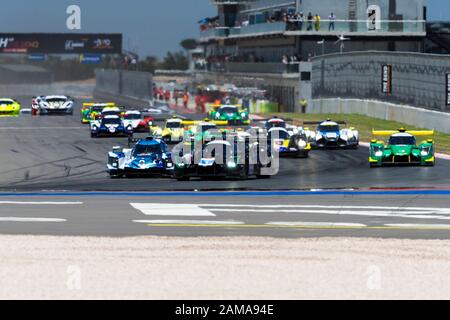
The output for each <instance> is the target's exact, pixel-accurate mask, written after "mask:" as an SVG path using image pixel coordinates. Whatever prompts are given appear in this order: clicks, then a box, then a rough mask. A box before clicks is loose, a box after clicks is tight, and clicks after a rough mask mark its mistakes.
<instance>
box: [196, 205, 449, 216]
mask: <svg viewBox="0 0 450 320" xmlns="http://www.w3.org/2000/svg"><path fill="white" fill-rule="evenodd" d="M197 206H199V207H210V208H237V207H242V208H275V209H277V211H278V209H282V208H293V209H297V208H313V209H336V210H342V209H353V210H355V209H362V210H390V211H405V210H406V211H427V212H441V211H442V212H445V213H449V214H450V208H432V207H428V208H423V207H386V206H337V205H334V206H326V205H253V204H197ZM212 210H216V209H212Z"/></svg>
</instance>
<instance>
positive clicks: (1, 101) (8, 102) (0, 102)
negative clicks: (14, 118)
mask: <svg viewBox="0 0 450 320" xmlns="http://www.w3.org/2000/svg"><path fill="white" fill-rule="evenodd" d="M13 103H14V102H12V101H9V100H0V104H2V105H5V104H6V105H11V104H13Z"/></svg>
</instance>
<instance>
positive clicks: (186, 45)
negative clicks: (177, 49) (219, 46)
mask: <svg viewBox="0 0 450 320" xmlns="http://www.w3.org/2000/svg"><path fill="white" fill-rule="evenodd" d="M180 46H181V47H182V48H183V49H184V50H186V51H189V50H194V49H195V48H197V46H198V43H197V40H195V39H184V40H182V41H181V42H180Z"/></svg>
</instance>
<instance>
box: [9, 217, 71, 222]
mask: <svg viewBox="0 0 450 320" xmlns="http://www.w3.org/2000/svg"><path fill="white" fill-rule="evenodd" d="M66 221H67V220H66V219H56V218H54V219H53V218H18V217H0V222H66Z"/></svg>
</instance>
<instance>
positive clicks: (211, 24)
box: [200, 18, 220, 32]
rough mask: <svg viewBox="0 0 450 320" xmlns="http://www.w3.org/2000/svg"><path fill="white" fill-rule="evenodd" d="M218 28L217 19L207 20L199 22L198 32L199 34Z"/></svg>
mask: <svg viewBox="0 0 450 320" xmlns="http://www.w3.org/2000/svg"><path fill="white" fill-rule="evenodd" d="M219 27H220V23H219V19H211V18H207V19H204V20H201V21H200V31H201V32H204V31H206V30H210V29H215V28H219Z"/></svg>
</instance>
